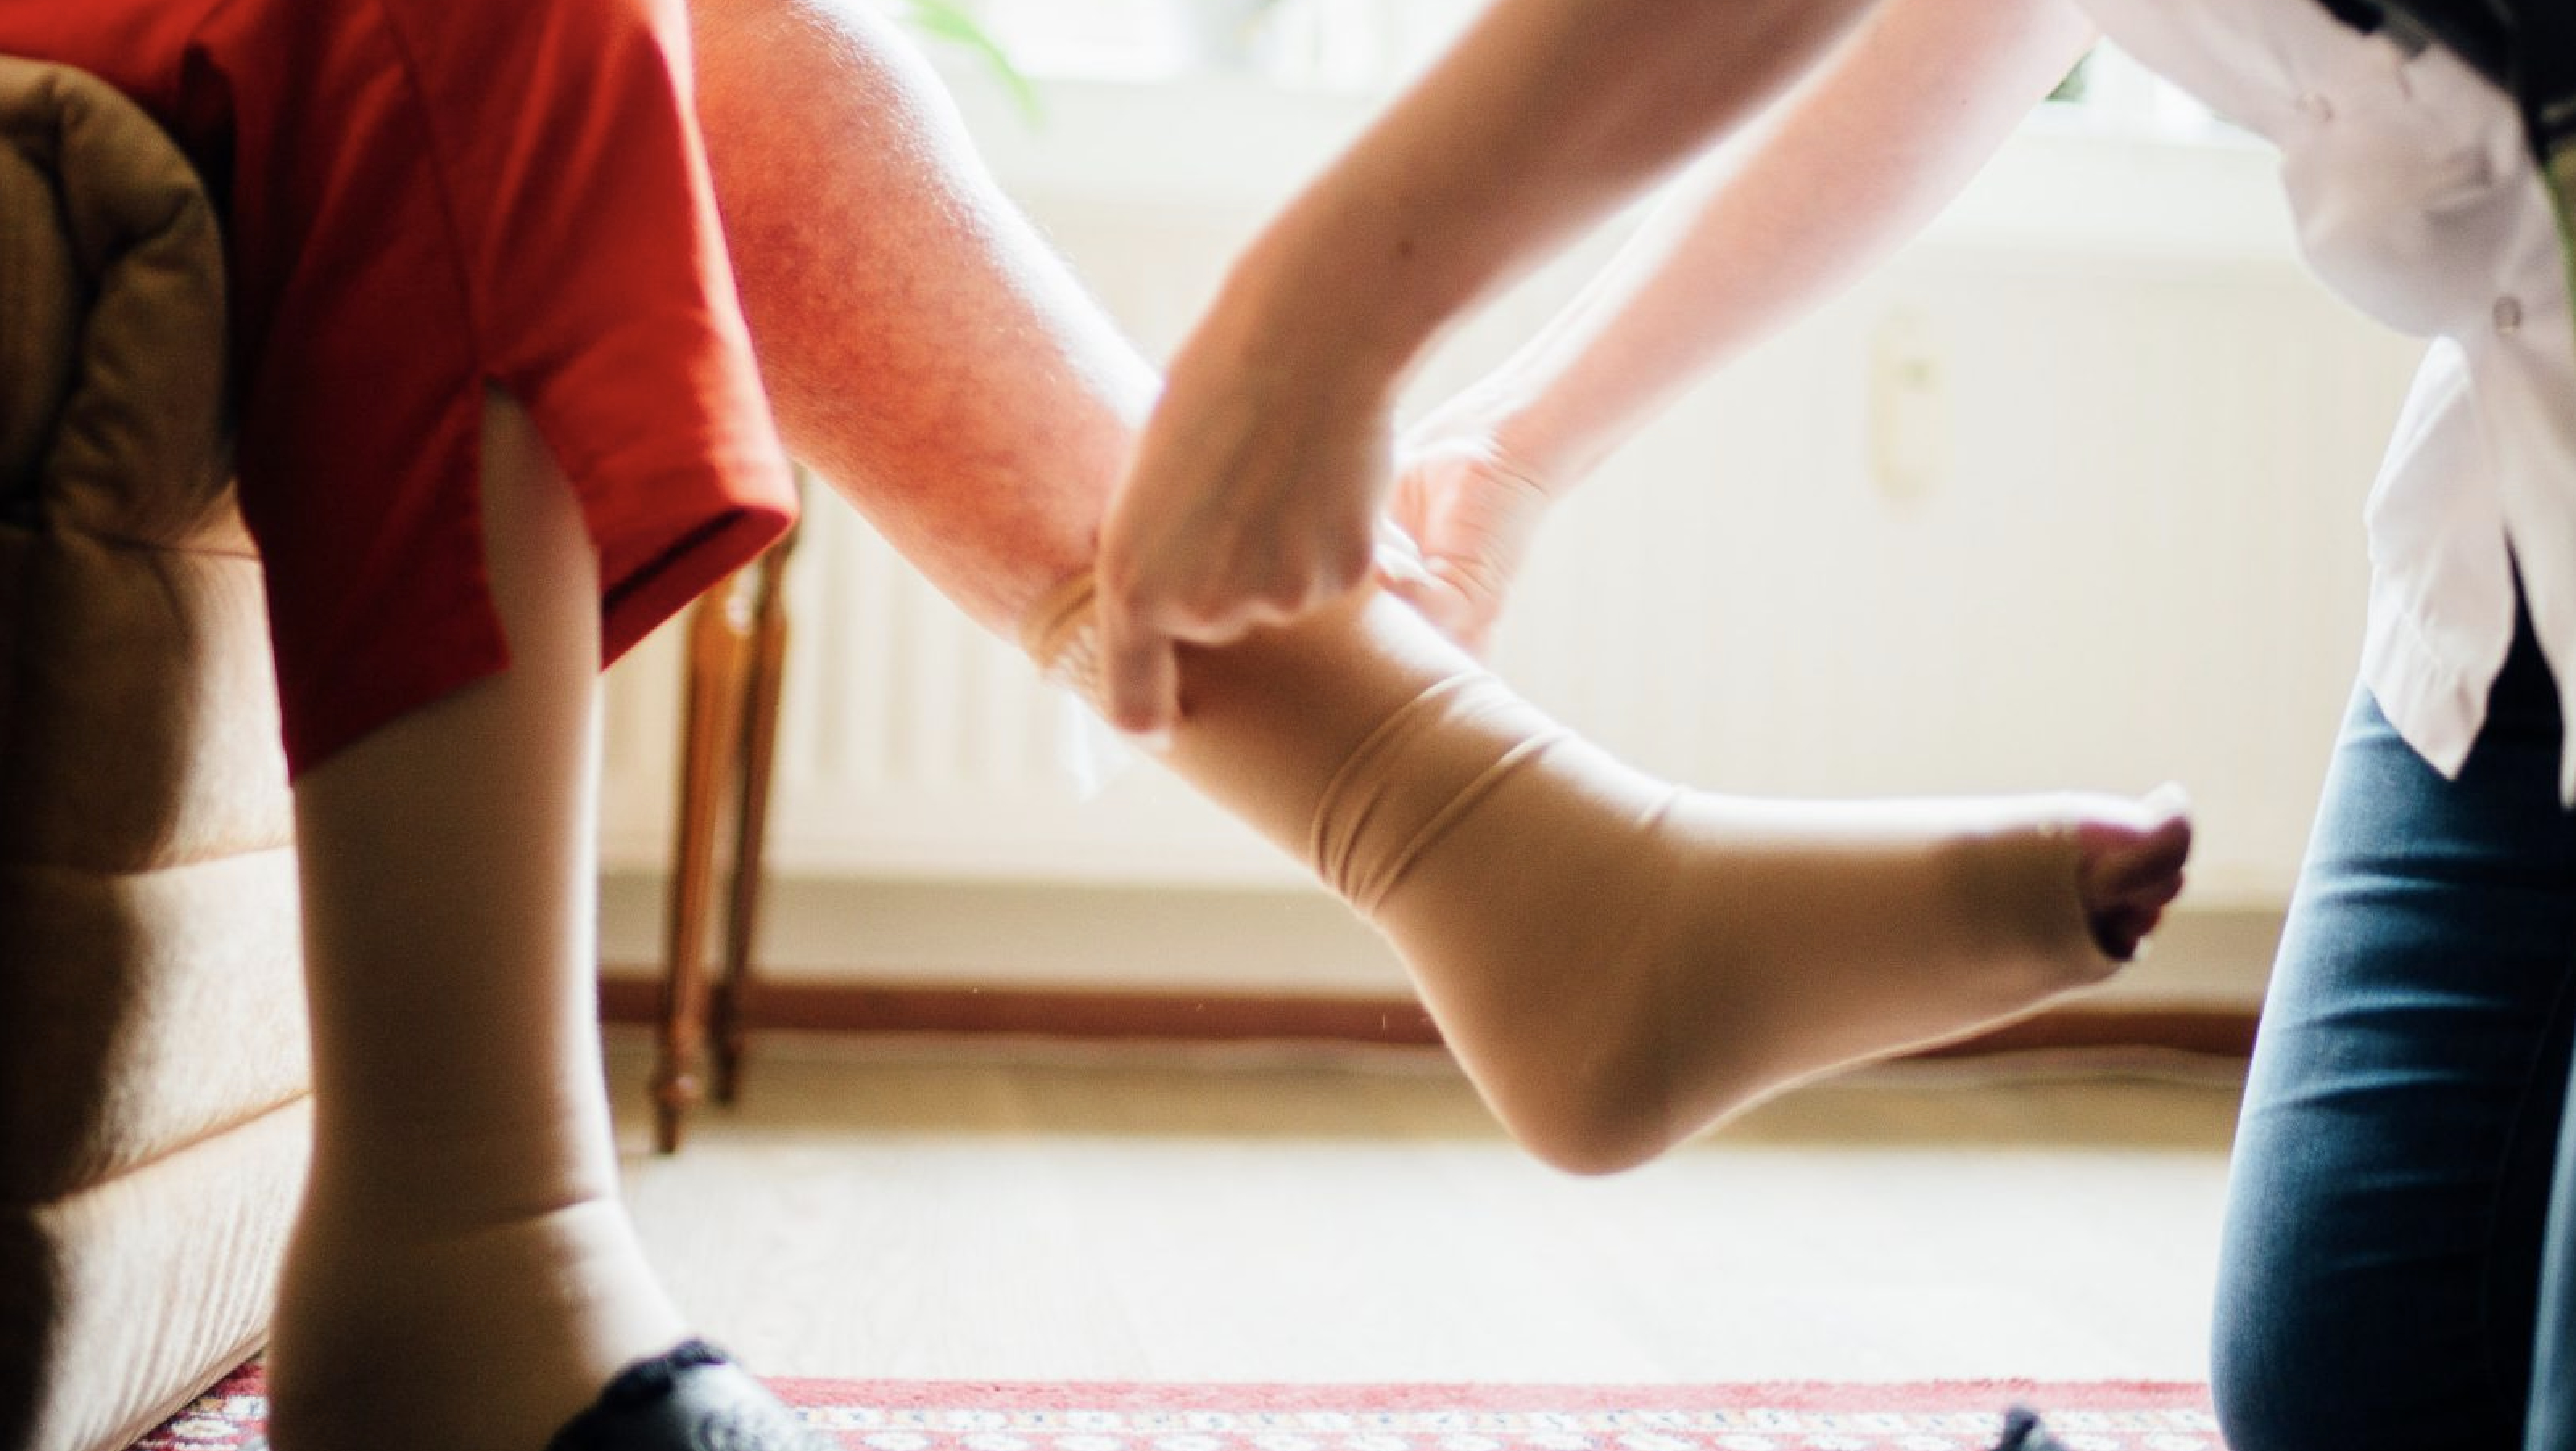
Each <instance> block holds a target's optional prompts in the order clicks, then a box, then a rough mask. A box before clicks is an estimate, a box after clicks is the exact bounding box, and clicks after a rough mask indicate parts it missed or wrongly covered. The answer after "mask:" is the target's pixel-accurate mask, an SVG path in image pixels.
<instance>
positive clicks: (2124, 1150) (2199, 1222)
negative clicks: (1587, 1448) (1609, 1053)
mask: <svg viewBox="0 0 2576 1451" xmlns="http://www.w3.org/2000/svg"><path fill="white" fill-rule="evenodd" d="M2154 1066H2157V1067H2159V1068H2161V1067H2162V1065H2154ZM645 1069H646V1058H645V1056H644V1052H643V1048H642V1042H641V1040H640V1038H637V1037H635V1036H632V1035H627V1036H618V1037H613V1038H612V1047H611V1071H612V1074H613V1075H614V1078H615V1082H616V1086H617V1089H618V1097H619V1111H620V1126H621V1141H622V1143H623V1145H624V1147H625V1150H626V1155H627V1157H626V1167H627V1172H628V1176H629V1177H628V1187H629V1190H630V1193H631V1195H632V1197H633V1201H634V1204H635V1208H636V1214H637V1218H638V1221H639V1223H640V1225H641V1227H642V1230H643V1233H644V1236H645V1238H646V1240H647V1242H648V1245H649V1247H650V1249H651V1251H652V1253H653V1255H654V1257H655V1259H656V1261H657V1262H658V1263H659V1264H660V1265H661V1266H662V1268H663V1269H664V1271H665V1272H666V1274H667V1275H668V1277H669V1279H670V1281H671V1283H672V1285H673V1287H674V1289H675V1291H676V1292H677V1293H678V1295H679V1296H680V1299H681V1301H682V1303H683V1304H684V1306H686V1307H687V1309H688V1310H689V1312H690V1314H691V1315H692V1316H693V1317H694V1318H695V1319H696V1321H697V1323H698V1324H699V1325H700V1326H701V1327H702V1328H703V1329H704V1330H705V1331H706V1332H707V1333H708V1334H710V1335H711V1336H713V1337H714V1338H716V1339H718V1340H720V1341H721V1342H723V1343H726V1344H728V1345H729V1346H730V1347H731V1348H733V1349H734V1350H735V1351H736V1353H738V1354H740V1355H741V1356H743V1357H744V1358H745V1359H746V1360H748V1361H749V1362H750V1363H751V1364H752V1365H754V1366H755V1367H757V1368H758V1369H759V1370H761V1371H763V1372H764V1373H767V1374H772V1375H819V1376H846V1377H871V1376H889V1377H933V1378H978V1377H991V1378H1015V1379H1018V1378H1026V1379H1094V1378H1138V1379H1180V1380H1252V1381H1273V1380H1288V1381H1308V1380H1316V1381H1330V1380H1511V1381H1590V1382H1660V1381H1673V1380H1699V1381H1706V1380H1750V1379H1768V1378H1817V1379H1867V1380H1898V1379H1918V1378H1935V1377H1984V1376H2033V1377H2045V1378H2059V1377H2079V1378H2097V1377H2101V1378H2127V1377H2152V1378H2159V1379H2197V1378H2200V1377H2202V1376H2203V1375H2204V1374H2205V1369H2204V1359H2203V1350H2202V1345H2203V1338H2204V1331H2203V1320H2204V1317H2205V1315H2206V1313H2207V1305H2208V1286H2209V1283H2210V1277H2211V1270H2212V1262H2213V1258H2214V1246H2215V1239H2216V1225H2217V1215H2218V1206H2219V1199H2220V1193H2221V1189H2222V1184H2223V1179H2224V1173H2225V1155H2226V1148H2227V1140H2228V1136H2229V1131H2230V1128H2231V1126H2232V1122H2233V1115H2234V1111H2235V1101H2236V1084H2235V1082H2234V1081H2233V1078H2232V1076H2231V1075H2229V1074H2227V1073H2226V1072H2224V1071H2220V1072H2215V1073H2213V1072H2212V1071H2210V1070H2209V1069H2208V1068H2206V1067H2193V1068H2189V1069H2186V1070H2181V1071H2174V1072H2165V1071H2158V1072H2150V1073H2132V1074H2129V1075H2126V1076H2105V1075H2104V1074H2102V1073H2101V1072H2099V1071H2098V1069H2097V1070H2096V1071H2091V1072H2087V1073H2084V1074H2080V1075H2070V1074H2068V1073H2066V1072H2065V1071H2063V1070H2060V1071H2057V1072H2053V1073H2051V1072H2033V1071H2032V1070H2030V1069H2028V1068H2023V1069H2021V1070H2018V1071H2014V1072H2007V1073H2002V1074H2000V1075H1999V1074H1998V1073H1997V1072H1996V1071H1994V1070H1992V1069H1968V1070H1960V1069H1956V1068H1950V1067H1908V1068H1900V1069H1889V1070H1879V1071H1878V1072H1877V1073H1876V1074H1875V1075H1874V1076H1871V1077H1869V1078H1866V1079H1864V1080H1861V1081H1859V1082H1856V1083H1850V1084H1847V1085H1840V1086H1832V1087H1821V1088H1814V1089H1809V1090H1806V1091H1803V1092H1801V1093H1798V1094H1795V1095H1792V1096H1790V1097H1788V1098H1785V1099H1783V1100H1780V1101H1778V1102H1775V1103H1773V1104H1770V1105H1767V1106H1765V1107H1763V1108H1761V1109H1759V1110H1757V1111H1756V1112H1754V1113H1753V1114H1751V1115H1749V1116H1747V1117H1746V1118H1744V1119H1741V1120H1739V1121H1738V1122H1737V1123H1735V1124H1733V1125H1731V1126H1729V1127H1728V1128H1726V1129H1725V1130H1723V1131H1722V1132H1720V1133H1718V1134H1716V1135H1713V1136H1711V1137H1709V1138H1707V1139H1705V1140H1703V1141H1701V1142H1698V1143H1695V1144H1693V1145H1690V1146H1688V1147H1686V1148H1684V1149H1683V1150H1681V1151H1679V1152H1677V1153H1675V1154H1673V1155H1671V1156H1670V1157H1668V1158H1667V1159H1666V1160H1664V1161H1663V1162H1661V1163H1658V1164H1656V1165H1653V1166H1650V1167H1649V1168H1647V1169H1644V1170H1641V1171H1639V1172H1636V1173H1633V1174H1630V1175H1626V1176H1623V1177H1619V1178H1614V1179H1608V1180H1576V1179H1571V1178H1567V1177H1564V1176H1562V1175H1559V1174H1556V1173H1554V1172H1552V1171H1550V1170H1547V1169H1544V1168H1542V1167H1539V1166H1538V1165H1536V1164H1534V1163H1532V1162H1531V1161H1529V1160H1528V1159H1526V1158H1525V1157H1523V1156H1521V1155H1520V1154H1518V1153H1517V1152H1516V1151H1514V1150H1513V1149H1512V1148H1511V1146H1510V1145H1509V1144H1508V1142H1506V1141H1505V1140H1503V1139H1502V1138H1501V1137H1500V1136H1499V1135H1498V1134H1497V1133H1496V1132H1495V1131H1494V1129H1493V1128H1492V1126H1491V1124H1490V1123H1489V1122H1488V1120H1487V1119H1486V1117H1485V1115H1484V1112H1483V1110H1482V1109H1481V1108H1480V1107H1479V1106H1478V1105H1477V1103H1476V1101H1475V1099H1474V1097H1473V1095H1472V1094H1471V1092H1470V1091H1469V1090H1468V1089H1467V1088H1466V1086H1465V1085H1464V1083H1463V1081H1461V1080H1460V1079H1459V1078H1457V1077H1456V1076H1455V1075H1454V1074H1453V1073H1452V1072H1450V1071H1448V1070H1447V1068H1446V1067H1445V1065H1442V1064H1440V1063H1437V1062H1432V1061H1426V1060H1424V1059H1422V1058H1420V1057H1412V1056H1408V1057H1396V1058H1387V1057H1379V1058H1372V1059H1358V1060H1354V1059H1350V1058H1348V1057H1343V1058H1338V1059H1336V1058H1330V1057H1319V1056H1317V1055H1315V1054H1313V1053H1307V1054H1303V1055H1300V1054H1297V1053H1271V1054H1249V1055H1247V1054H1243V1053H1232V1054H1223V1055H1209V1054H1205V1053H1201V1054H1196V1055H1193V1054H1190V1053H1187V1052H1178V1051H1171V1050H1165V1051H1159V1052H1155V1051H1148V1052H1141V1053H1140V1052H1137V1051H1134V1050H1129V1051H1114V1050H1098V1049H1092V1050H1083V1049H1064V1048H1046V1047H1037V1048H1031V1047H1026V1046H1023V1047H1019V1048H1009V1047H1003V1048H995V1047H992V1046H969V1047H963V1048H953V1049H949V1050H946V1051H940V1050H935V1049H924V1048H922V1047H920V1046H904V1047H894V1048H890V1047H882V1046H880V1047H869V1046H865V1045H857V1044H852V1043H848V1042H831V1041H799V1040H795V1039H792V1038H779V1039H773V1040H770V1041H768V1042H766V1043H764V1045H763V1048H762V1052H761V1056H760V1058H759V1060H758V1061H757V1062H756V1063H755V1065H754V1067H753V1069H752V1073H751V1076H750V1081H749V1088H748V1091H747V1099H746V1102H745V1103H743V1104H742V1105H741V1106H739V1107H738V1108H736V1109H733V1110H715V1109H710V1110H706V1111H702V1112H701V1113H700V1114H699V1116H698V1117H697V1118H696V1119H695V1120H694V1122H693V1126H692V1132H691V1136H690V1139H689V1142H688V1144H687V1146H686V1148H685V1149H684V1151H683V1152H682V1153H681V1155H680V1156H679V1157H678V1158H676V1159H667V1160H666V1159H655V1158H653V1157H652V1156H651V1155H650V1154H648V1153H647V1152H646V1151H645V1146H646V1137H645V1128H646V1119H645V1117H644V1113H643V1107H644V1101H643V1095H642V1092H641V1085H642V1082H643V1077H644V1073H645Z"/></svg>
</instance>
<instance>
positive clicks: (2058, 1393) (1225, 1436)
mask: <svg viewBox="0 0 2576 1451" xmlns="http://www.w3.org/2000/svg"><path fill="white" fill-rule="evenodd" d="M769 1385H770V1387H771V1388H772V1389H773V1390H775V1391H776V1392H777V1393H778V1395H779V1396H780V1397H781V1398H782V1399H784V1400H785V1401H786V1402H787V1403H788V1404H790V1405H792V1406H794V1407H796V1408H797V1410H798V1412H799V1413H800V1414H801V1415H803V1416H804V1417H805V1419H806V1420H807V1422H808V1423H809V1424H811V1425H813V1426H815V1427H817V1428H819V1429H821V1430H824V1431H826V1432H829V1433H830V1434H831V1435H832V1436H833V1437H834V1438H835V1439H836V1440H837V1441H838V1442H839V1444H840V1445H841V1446H842V1447H843V1448H845V1451H1988V1448H1989V1447H1991V1446H1992V1445H1993V1444H1994V1440H1995V1437H1996V1435H1997V1433H1998V1431H1999V1429H2000V1427H2001V1425H2002V1420H2003V1412H2004V1409H2005V1408H2006V1407H2007V1406H2011V1405H2015V1404H2021V1405H2028V1406H2031V1407H2033V1408H2035V1409H2037V1410H2038V1411H2040V1412H2041V1413H2042V1414H2043V1415H2044V1416H2046V1418H2047V1420H2048V1424H2049V1428H2050V1429H2051V1430H2052V1431H2054V1432H2055V1433H2056V1435H2057V1437H2058V1439H2059V1440H2060V1441H2062V1442H2064V1443H2065V1444H2066V1446H2067V1448H2068V1451H2224V1447H2223V1445H2222V1443H2221V1442H2220V1440H2219V1436H2218V1430H2217V1422H2216V1421H2215V1420H2214V1419H2213V1417H2212V1416H2211V1413H2210V1406H2209V1388H2208V1387H2207V1386H2205V1385H2199V1384H2193V1383H2184V1382H2154V1381H2092V1382H2045V1381H2018V1380H1995V1381H1931V1382H1919V1383H1912V1384H1869V1383H1858V1384H1840V1383H1830V1382H1777V1383H1762V1384H1742V1385H1657V1386H1543V1385H1428V1384H1397V1385H1213V1384H1211V1385H1199V1384H1187V1383H1170V1384H1138V1383H1123V1382H1054V1383H1033V1382H1010V1381H836V1380H796V1379H779V1380H772V1381H770V1382H769ZM267 1413H268V1398H267V1396H266V1394H265V1385H264V1383H263V1382H262V1380H261V1376H260V1371H259V1368H258V1367H257V1366H245V1367H243V1368H242V1369H240V1370H238V1371H235V1372H233V1374H231V1375H230V1376H227V1377H225V1378H224V1380H223V1381H222V1382H221V1383H220V1384H218V1385H217V1386H215V1387H214V1388H213V1389H212V1390H210V1391H208V1392H207V1393H206V1394H205V1395H204V1396H201V1397H199V1398H198V1400H197V1401H196V1402H195V1403H194V1404H193V1405H191V1406H190V1407H189V1408H188V1409H187V1410H185V1411H183V1412H181V1413H180V1414H179V1415H177V1416H175V1417H173V1418H172V1419H171V1420H170V1421H169V1423H168V1424H166V1425H164V1426H162V1427H161V1428H160V1429H159V1430H157V1431H155V1432H153V1433H152V1434H151V1435H149V1436H146V1437H145V1438H144V1439H143V1440H142V1441H140V1442H138V1443H136V1446H135V1451H232V1448H236V1447H239V1446H240V1445H241V1444H242V1443H243V1442H244V1440H245V1439H246V1438H247V1437H248V1436H249V1435H250V1433H251V1432H252V1431H254V1430H256V1429H257V1428H258V1426H259V1423H260V1421H261V1420H262V1419H263V1418H264V1417H265V1416H266V1415H267Z"/></svg>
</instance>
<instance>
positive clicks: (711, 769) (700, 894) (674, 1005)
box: [653, 575, 750, 1154]
mask: <svg viewBox="0 0 2576 1451" xmlns="http://www.w3.org/2000/svg"><path fill="white" fill-rule="evenodd" d="M739 586H740V576H739V575H737V576H736V578H735V579H734V580H729V581H727V582H726V583H725V584H723V585H720V586H718V587H717V588H716V589H715V590H714V591H713V592H711V593H710V594H709V595H708V596H707V597H706V598H705V599H703V600H701V601H699V603H698V605H697V607H696V608H695V609H694V610H693V611H692V612H691V615H690V619H689V663H688V687H687V695H686V704H685V706H684V710H685V712H686V715H685V723H684V726H683V735H682V738H681V746H680V783H679V791H680V801H679V810H678V813H677V815H678V822H677V832H676V839H675V841H674V843H673V847H672V863H671V899H670V912H669V916H668V918H667V928H668V930H667V934H666V936H665V939H664V952H665V956H664V975H663V981H662V1013H661V1025H660V1027H661V1035H660V1037H661V1041H660V1043H659V1044H658V1054H657V1061H656V1063H655V1065H654V1070H653V1105H654V1145H655V1147H656V1148H658V1149H659V1150H660V1151H661V1152H663V1153H665V1154H668V1153H671V1152H673V1151H674V1150H676V1149H678V1148H679V1146H680V1127H681V1123H682V1120H683V1119H685V1118H686V1117H687V1115H688V1112H689V1110H690V1109H692V1108H694V1107H696V1106H697V1104H698V1102H699V1100H700V1099H701V1098H703V1097H704V1088H703V1087H702V1085H701V1082H700V1080H699V1076H698V1058H699V1049H700V1045H701V1044H702V1043H703V1042H704V1041H705V1036H706V1027H705V1025H706V999H707V984H706V958H705V953H706V936H707V910H708V907H709V906H710V905H711V903H710V897H711V894H712V892H713V889H714V885H715V866H716V860H715V858H716V840H717V827H718V823H719V822H720V821H721V820H722V819H723V812H724V809H725V804H726V798H727V797H728V795H729V794H730V788H731V786H732V784H733V774H734V767H735V765H736V761H737V756H736V744H737V738H738V734H739V729H740V721H741V719H742V688H743V681H744V678H745V675H746V672H747V669H748V660H747V657H748V654H749V645H750V624H749V619H748V611H747V609H746V607H745V602H744V601H742V600H741V598H740V595H741V590H740V587H739Z"/></svg>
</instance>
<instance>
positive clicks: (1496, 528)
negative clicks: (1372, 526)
mask: <svg viewBox="0 0 2576 1451" xmlns="http://www.w3.org/2000/svg"><path fill="white" fill-rule="evenodd" d="M1403 455H1404V457H1403V462H1402V466H1401V470H1400V472H1399V473H1398V474H1397V475H1396V481H1395V493H1394V496H1393V498H1391V499H1390V500H1389V501H1388V513H1389V515H1390V516H1391V517H1392V518H1393V519H1394V521H1395V523H1396V525H1397V527H1399V528H1401V529H1402V530H1404V532H1405V533H1406V534H1408V535H1410V536H1411V537H1412V539H1413V542H1414V544H1415V545H1416V546H1417V547H1418V548H1419V549H1420V550H1421V552H1422V566H1423V568H1422V572H1420V573H1418V574H1417V573H1414V572H1412V571H1410V570H1405V571H1395V570H1387V571H1383V572H1381V574H1380V576H1379V578H1380V579H1381V581H1382V582H1383V583H1384V584H1385V585H1386V588H1387V591H1388V593H1390V594H1393V595H1396V596H1397V597H1399V598H1401V599H1403V600H1405V601H1406V602H1408V603H1410V604H1411V605H1412V606H1413V607H1414V608H1415V609H1417V610H1420V611H1421V612H1422V616H1423V618H1425V619H1427V620H1429V621H1430V622H1431V623H1432V625H1433V626H1435V627H1436V628H1438V629H1439V631H1440V632H1441V633H1442V634H1444V635H1447V636H1448V637H1449V638H1450V639H1452V640H1455V641H1457V642H1458V644H1459V645H1460V646H1462V647H1463V648H1465V649H1466V650H1467V651H1468V652H1469V653H1471V654H1474V655H1483V654H1484V653H1485V648H1486V646H1487V644H1488V643H1489V642H1490V641H1491V638H1492V635H1493V629H1494V621H1495V619H1496V618H1497V617H1499V616H1500V615H1501V613H1502V609H1503V599H1504V596H1505V595H1507V594H1508V593H1509V592H1510V590H1511V586H1512V580H1513V579H1514V577H1515V576H1517V575H1518V574H1519V573H1520V567H1521V560H1522V559H1523V558H1525V557H1526V556H1527V555H1528V553H1529V546H1530V541H1531V540H1532V539H1534V538H1536V537H1537V535H1538V525H1539V520H1540V519H1541V518H1543V517H1544V516H1545V515H1546V512H1547V506H1548V503H1549V501H1550V494H1549V492H1548V490H1547V488H1546V487H1545V486H1544V485H1543V484H1541V483H1540V482H1539V480H1538V478H1537V477H1536V476H1535V475H1534V474H1532V473H1531V472H1530V471H1529V470H1527V469H1524V468H1522V467H1520V466H1519V465H1518V463H1517V462H1516V461H1515V460H1514V459H1512V458H1511V457H1510V455H1509V454H1507V453H1506V452H1505V451H1504V449H1503V447H1502V446H1501V445H1500V444H1499V443H1497V442H1496V441H1495V440H1494V438H1493V436H1492V435H1491V434H1490V433H1487V432H1483V431H1472V430H1471V431H1453V430H1449V429H1443V428H1440V427H1439V426H1438V425H1437V423H1436V421H1435V423H1434V424H1433V425H1431V426H1430V427H1428V428H1427V429H1426V430H1422V431H1417V432H1416V433H1415V435H1414V436H1413V437H1411V438H1408V439H1407V440H1406V441H1405V447H1404V449H1403Z"/></svg>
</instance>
